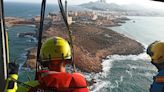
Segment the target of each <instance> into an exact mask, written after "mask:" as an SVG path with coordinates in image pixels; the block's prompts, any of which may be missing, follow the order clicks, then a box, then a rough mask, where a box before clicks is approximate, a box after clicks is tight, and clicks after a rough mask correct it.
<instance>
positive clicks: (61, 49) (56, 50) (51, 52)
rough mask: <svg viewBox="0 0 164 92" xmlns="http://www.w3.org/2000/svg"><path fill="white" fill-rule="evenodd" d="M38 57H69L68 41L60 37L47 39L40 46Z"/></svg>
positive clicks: (44, 58)
mask: <svg viewBox="0 0 164 92" xmlns="http://www.w3.org/2000/svg"><path fill="white" fill-rule="evenodd" d="M40 58H41V60H42V62H43V61H44V60H48V59H49V60H62V59H71V48H70V46H69V43H68V42H67V41H66V40H65V39H63V38H61V37H52V38H49V39H47V40H46V41H45V42H44V43H43V44H42V47H41V50H40Z"/></svg>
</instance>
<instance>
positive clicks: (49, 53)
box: [7, 37, 89, 92]
mask: <svg viewBox="0 0 164 92" xmlns="http://www.w3.org/2000/svg"><path fill="white" fill-rule="evenodd" d="M40 51H41V53H40V58H41V60H40V63H41V65H42V66H43V67H44V68H48V69H46V70H41V71H38V73H37V78H36V79H37V80H36V81H30V82H26V83H24V84H25V86H20V87H18V88H17V84H16V81H13V80H12V79H10V81H13V83H10V82H9V85H8V87H7V92H16V90H17V89H18V90H17V92H38V91H39V92H40V91H41V92H47V91H48V92H89V90H88V88H87V83H86V80H85V78H84V76H83V75H82V74H80V73H67V72H66V68H65V66H66V64H69V63H71V60H70V59H71V48H70V46H69V44H68V42H67V41H66V40H64V39H63V38H60V37H52V38H49V39H48V40H46V41H45V42H44V43H43V45H42V47H41V50H40ZM13 66H14V67H15V65H13ZM16 67H17V66H16ZM14 69H15V68H14ZM14 69H13V70H14ZM11 74H14V73H11ZM16 74H17V72H15V74H14V75H16ZM14 79H15V80H17V77H16V78H14ZM13 84H14V85H13ZM27 85H29V86H30V87H28V86H27Z"/></svg>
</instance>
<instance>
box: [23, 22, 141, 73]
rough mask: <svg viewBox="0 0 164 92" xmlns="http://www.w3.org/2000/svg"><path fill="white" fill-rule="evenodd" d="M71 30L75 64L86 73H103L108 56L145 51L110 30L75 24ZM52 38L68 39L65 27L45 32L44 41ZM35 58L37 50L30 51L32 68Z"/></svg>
mask: <svg viewBox="0 0 164 92" xmlns="http://www.w3.org/2000/svg"><path fill="white" fill-rule="evenodd" d="M71 29H72V38H73V44H74V53H75V64H76V66H77V67H78V68H79V69H81V70H82V71H85V72H101V71H102V66H101V63H102V59H103V58H105V57H106V56H108V55H113V54H119V55H129V54H133V55H136V54H140V53H142V52H143V50H144V47H143V46H142V45H141V44H140V43H138V42H137V41H135V40H132V39H130V38H127V37H125V36H124V35H123V34H119V33H116V32H114V31H112V30H110V29H106V28H101V27H97V26H93V25H81V24H73V25H72V27H71ZM52 36H60V37H63V38H65V39H67V38H68V35H67V31H66V28H65V25H61V24H60V25H59V24H58V25H52V27H50V28H49V29H48V30H46V31H44V32H43V40H45V39H46V38H49V37H52ZM35 56H36V51H35V49H33V50H30V51H29V54H28V59H27V63H26V64H28V65H30V66H31V67H32V68H34V67H35V66H34V65H35V61H36V60H34V59H35Z"/></svg>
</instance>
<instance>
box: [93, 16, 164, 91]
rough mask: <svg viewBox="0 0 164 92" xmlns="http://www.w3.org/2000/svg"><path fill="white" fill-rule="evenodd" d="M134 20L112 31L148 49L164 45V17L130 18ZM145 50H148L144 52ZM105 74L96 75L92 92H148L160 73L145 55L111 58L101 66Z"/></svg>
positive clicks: (114, 56) (115, 56) (113, 56)
mask: <svg viewBox="0 0 164 92" xmlns="http://www.w3.org/2000/svg"><path fill="white" fill-rule="evenodd" d="M129 18H130V19H131V20H130V21H127V23H125V24H122V26H119V27H110V29H112V30H114V31H116V32H119V33H121V34H124V35H126V36H128V37H130V38H132V39H135V40H137V41H138V42H140V43H142V45H144V46H145V48H147V46H148V45H149V44H150V43H152V42H154V41H156V40H161V41H164V36H163V34H164V30H163V29H164V17H139V16H134V17H129ZM145 50H146V49H145ZM102 66H103V72H102V73H100V74H95V75H94V77H93V78H95V79H97V80H98V81H97V83H96V84H94V85H93V86H92V87H91V92H149V88H150V84H151V83H152V82H153V76H155V75H156V74H157V69H156V68H155V67H154V66H153V65H152V64H151V63H150V58H149V57H148V55H147V54H146V53H145V52H144V53H141V54H139V55H127V56H123V55H111V56H108V57H107V59H105V60H103V63H102Z"/></svg>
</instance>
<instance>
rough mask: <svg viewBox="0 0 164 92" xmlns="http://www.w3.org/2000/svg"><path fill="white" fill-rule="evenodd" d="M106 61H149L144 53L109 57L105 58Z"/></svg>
mask: <svg viewBox="0 0 164 92" xmlns="http://www.w3.org/2000/svg"><path fill="white" fill-rule="evenodd" d="M107 59H110V60H112V61H116V60H117V61H120V60H150V58H149V57H148V55H147V54H146V53H141V54H139V55H111V56H107Z"/></svg>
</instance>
